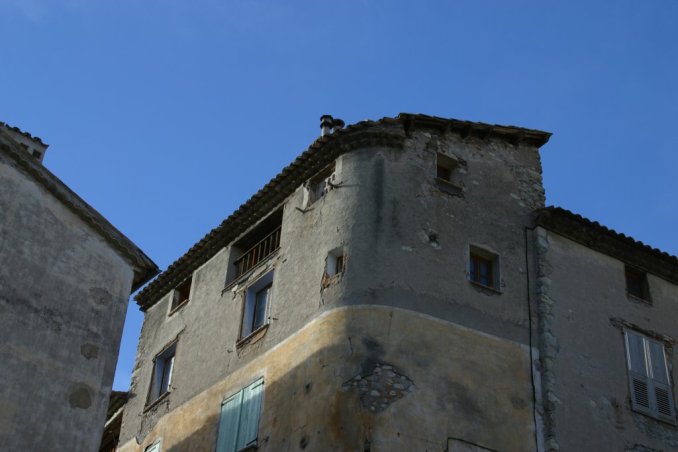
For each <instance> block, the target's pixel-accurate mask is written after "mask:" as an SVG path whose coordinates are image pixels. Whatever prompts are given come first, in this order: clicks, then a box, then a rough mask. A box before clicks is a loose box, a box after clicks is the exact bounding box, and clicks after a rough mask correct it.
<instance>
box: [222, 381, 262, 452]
mask: <svg viewBox="0 0 678 452" xmlns="http://www.w3.org/2000/svg"><path fill="white" fill-rule="evenodd" d="M263 395H264V379H263V378H260V379H258V380H257V381H255V382H254V383H252V384H251V385H249V386H247V387H245V388H243V389H241V390H240V391H238V392H237V393H235V394H233V395H232V396H230V397H228V398H226V399H225V400H224V401H223V402H222V404H221V415H220V417H219V433H218V436H217V452H237V451H247V450H255V449H256V448H257V437H258V435H259V417H260V415H261V401H262V398H263Z"/></svg>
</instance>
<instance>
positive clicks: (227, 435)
mask: <svg viewBox="0 0 678 452" xmlns="http://www.w3.org/2000/svg"><path fill="white" fill-rule="evenodd" d="M242 399H243V391H238V393H237V394H235V395H233V396H231V397H229V398H228V399H226V400H225V401H224V403H222V404H221V417H220V418H219V436H218V437H217V452H235V451H236V450H237V449H236V444H237V443H238V429H239V426H240V407H241V406H242Z"/></svg>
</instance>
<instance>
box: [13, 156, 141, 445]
mask: <svg viewBox="0 0 678 452" xmlns="http://www.w3.org/2000/svg"><path fill="white" fill-rule="evenodd" d="M13 165H14V164H13V161H10V160H7V159H6V157H5V156H4V155H3V154H0V193H2V196H0V264H1V265H0V331H2V332H3V340H2V341H1V342H0V448H2V449H3V450H48V449H55V450H73V451H75V450H78V451H80V450H83V451H86V450H96V449H97V448H98V445H99V442H100V441H101V432H102V430H103V424H104V421H105V416H106V407H107V406H108V397H109V393H110V390H111V385H112V383H113V374H114V372H115V365H116V362H117V356H118V348H119V345H120V336H121V334H122V326H123V323H124V318H125V311H126V308H127V302H128V297H129V293H130V288H131V286H132V278H133V274H132V269H131V268H130V266H129V264H127V263H126V262H125V261H124V260H123V259H122V258H121V257H120V256H119V255H118V254H116V253H115V252H114V251H112V249H111V247H110V245H108V244H107V243H106V242H104V241H103V240H102V239H101V238H100V236H99V235H98V233H96V232H95V231H93V230H92V229H91V228H90V227H89V226H87V225H85V224H84V223H83V222H82V220H80V219H79V218H78V217H76V216H75V214H73V212H72V211H71V210H69V209H67V208H66V207H65V206H64V205H63V204H62V203H61V202H59V201H57V200H56V199H55V198H54V197H53V196H52V195H51V194H50V193H49V192H48V191H46V190H45V189H44V188H43V186H42V185H38V184H36V183H35V182H34V181H33V179H31V178H30V177H29V176H27V175H25V174H24V173H23V172H21V171H20V170H18V169H17V168H16V167H15V166H13Z"/></svg>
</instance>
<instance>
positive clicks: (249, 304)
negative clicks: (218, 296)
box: [240, 272, 273, 339]
mask: <svg viewBox="0 0 678 452" xmlns="http://www.w3.org/2000/svg"><path fill="white" fill-rule="evenodd" d="M272 289H273V272H269V273H267V274H266V275H264V276H263V277H261V278H259V279H258V280H257V281H256V282H255V283H254V284H252V285H251V286H250V287H248V288H247V290H246V291H245V302H244V306H243V315H242V326H241V328H240V339H244V338H246V337H247V336H249V335H250V334H252V333H254V332H255V331H257V330H258V329H259V328H261V327H263V326H264V325H266V324H267V323H268V307H269V305H270V304H271V295H272Z"/></svg>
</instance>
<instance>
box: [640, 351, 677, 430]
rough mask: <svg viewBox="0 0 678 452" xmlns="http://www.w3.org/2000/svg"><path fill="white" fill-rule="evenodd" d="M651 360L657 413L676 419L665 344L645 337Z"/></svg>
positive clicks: (654, 407)
mask: <svg viewBox="0 0 678 452" xmlns="http://www.w3.org/2000/svg"><path fill="white" fill-rule="evenodd" d="M645 342H646V350H647V356H648V358H649V359H648V361H649V366H648V368H649V370H650V378H651V383H652V392H651V397H652V399H653V400H652V402H653V405H654V406H653V409H654V411H655V413H656V415H657V416H658V417H660V418H662V419H666V420H670V421H672V422H673V421H674V416H675V407H674V404H673V394H672V391H671V383H670V381H669V374H668V370H667V367H666V353H665V352H664V346H663V345H662V344H661V343H659V342H657V341H653V340H650V339H647V338H646V339H645Z"/></svg>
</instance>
